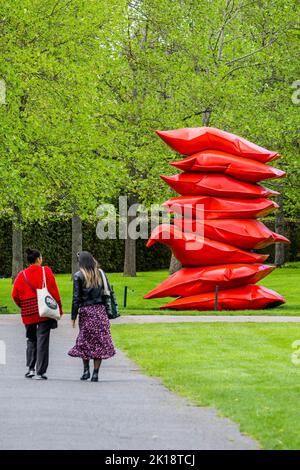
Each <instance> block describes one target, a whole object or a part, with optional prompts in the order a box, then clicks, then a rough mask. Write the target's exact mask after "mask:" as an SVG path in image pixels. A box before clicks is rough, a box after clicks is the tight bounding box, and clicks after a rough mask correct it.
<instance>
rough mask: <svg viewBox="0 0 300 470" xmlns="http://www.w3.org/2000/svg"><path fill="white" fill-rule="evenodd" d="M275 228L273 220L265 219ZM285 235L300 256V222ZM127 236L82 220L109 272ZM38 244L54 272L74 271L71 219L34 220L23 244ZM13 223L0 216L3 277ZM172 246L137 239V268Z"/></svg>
mask: <svg viewBox="0 0 300 470" xmlns="http://www.w3.org/2000/svg"><path fill="white" fill-rule="evenodd" d="M263 222H264V223H265V224H266V225H267V226H268V227H270V229H272V230H274V220H272V219H266V220H264V221H263ZM286 236H287V237H288V238H289V239H290V240H291V242H292V243H291V245H290V246H289V247H287V248H286V261H299V260H300V232H299V230H298V224H297V223H296V222H294V221H289V220H288V221H286ZM124 245H125V242H124V240H109V239H107V240H99V239H98V238H97V236H96V223H91V222H84V223H83V249H84V250H88V251H90V252H91V253H93V255H94V256H95V257H96V258H97V259H98V261H99V262H100V264H101V266H102V267H103V269H104V270H106V271H107V272H122V271H123V261H124ZM28 246H30V247H33V248H34V247H36V248H38V249H40V250H41V252H42V254H43V257H44V259H45V263H46V264H48V265H49V266H51V267H52V269H53V271H54V272H55V273H68V272H71V221H63V222H49V223H48V224H46V225H38V224H33V225H31V226H29V227H27V228H26V229H24V233H23V248H24V252H25V249H26V248H27V247H28ZM11 251H12V247H11V223H10V222H9V221H6V220H0V277H9V276H10V275H11ZM259 252H260V253H269V254H270V258H269V259H268V261H267V262H270V263H272V262H273V261H274V245H272V246H270V247H268V248H266V249H264V250H260V251H259ZM169 262H170V251H169V249H168V248H167V247H166V246H164V245H162V244H160V243H157V244H155V245H154V246H153V247H151V248H150V249H148V248H146V240H141V239H138V240H137V270H138V271H150V270H155V269H164V268H167V267H168V266H169Z"/></svg>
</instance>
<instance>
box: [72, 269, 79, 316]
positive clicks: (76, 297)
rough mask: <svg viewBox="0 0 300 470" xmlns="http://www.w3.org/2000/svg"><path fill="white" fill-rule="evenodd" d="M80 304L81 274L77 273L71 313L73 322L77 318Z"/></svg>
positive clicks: (74, 281)
mask: <svg viewBox="0 0 300 470" xmlns="http://www.w3.org/2000/svg"><path fill="white" fill-rule="evenodd" d="M80 303H81V278H80V275H79V274H77V273H75V274H74V280H73V299H72V311H71V319H72V320H73V321H75V320H76V318H77V315H78V311H79V307H80Z"/></svg>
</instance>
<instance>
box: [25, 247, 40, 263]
mask: <svg viewBox="0 0 300 470" xmlns="http://www.w3.org/2000/svg"><path fill="white" fill-rule="evenodd" d="M26 255H27V261H28V263H29V264H33V263H35V262H36V260H37V259H38V258H40V257H41V252H40V251H39V250H36V249H31V248H27V250H26Z"/></svg>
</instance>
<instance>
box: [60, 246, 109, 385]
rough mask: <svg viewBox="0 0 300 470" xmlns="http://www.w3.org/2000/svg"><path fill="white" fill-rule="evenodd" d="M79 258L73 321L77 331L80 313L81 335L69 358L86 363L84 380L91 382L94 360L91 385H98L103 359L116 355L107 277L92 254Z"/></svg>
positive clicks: (75, 279) (79, 255)
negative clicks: (107, 302) (106, 300)
mask: <svg viewBox="0 0 300 470" xmlns="http://www.w3.org/2000/svg"><path fill="white" fill-rule="evenodd" d="M77 256H78V262H79V271H77V272H76V273H75V274H74V284H73V302H72V313H71V318H72V322H73V327H75V324H76V318H77V315H78V312H79V322H78V323H79V334H78V337H77V339H76V344H75V346H74V347H73V348H72V349H71V350H70V351H69V353H68V354H69V355H70V356H72V357H80V358H81V359H82V361H83V375H82V377H81V380H88V379H89V378H90V376H91V375H90V360H91V359H93V360H94V371H93V375H92V379H91V381H92V382H98V372H99V368H100V365H101V362H102V359H109V358H110V357H112V356H114V354H115V353H116V351H115V348H114V345H113V342H112V338H111V334H110V322H109V319H108V316H107V311H106V307H105V304H104V291H103V281H102V275H103V276H106V275H105V273H104V272H103V271H102V273H100V270H99V267H98V263H97V261H96V260H95V259H94V258H93V256H92V255H91V254H90V253H89V252H88V251H81V252H80V253H78V255H77ZM106 279H107V278H106ZM107 283H108V281H107ZM108 287H110V286H109V283H108Z"/></svg>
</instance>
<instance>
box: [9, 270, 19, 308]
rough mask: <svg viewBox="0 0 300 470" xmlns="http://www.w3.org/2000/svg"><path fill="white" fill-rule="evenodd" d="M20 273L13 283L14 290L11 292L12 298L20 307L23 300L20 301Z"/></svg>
mask: <svg viewBox="0 0 300 470" xmlns="http://www.w3.org/2000/svg"><path fill="white" fill-rule="evenodd" d="M19 276H20V275H18V276H17V277H16V279H15V282H14V285H13V290H12V293H11V296H12V299H13V301H14V302H15V304H16V305H17V306H18V307H21V302H20V291H19V280H20V278H19Z"/></svg>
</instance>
